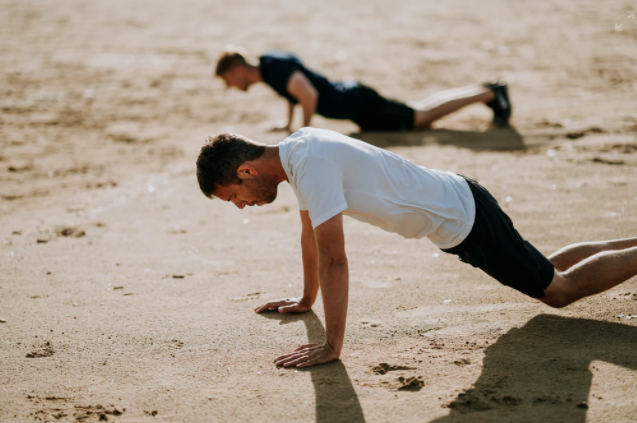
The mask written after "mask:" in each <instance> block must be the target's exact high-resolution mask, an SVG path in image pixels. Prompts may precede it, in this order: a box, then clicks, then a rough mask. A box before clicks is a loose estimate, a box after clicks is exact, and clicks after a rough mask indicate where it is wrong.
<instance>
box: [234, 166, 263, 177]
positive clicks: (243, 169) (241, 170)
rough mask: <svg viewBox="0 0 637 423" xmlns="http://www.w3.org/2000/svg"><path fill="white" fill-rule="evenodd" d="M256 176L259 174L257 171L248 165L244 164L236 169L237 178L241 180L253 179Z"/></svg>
mask: <svg viewBox="0 0 637 423" xmlns="http://www.w3.org/2000/svg"><path fill="white" fill-rule="evenodd" d="M258 174H259V172H257V170H256V169H255V168H254V167H252V166H250V165H249V164H245V163H244V164H242V165H241V166H239V167H238V168H237V176H238V177H239V179H241V180H245V179H250V178H254V177H255V176H257V175H258Z"/></svg>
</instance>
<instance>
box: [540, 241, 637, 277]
mask: <svg viewBox="0 0 637 423" xmlns="http://www.w3.org/2000/svg"><path fill="white" fill-rule="evenodd" d="M631 247H637V238H624V239H613V240H610V241H596V242H581V243H578V244H571V245H568V246H566V247H564V248H562V249H560V250H558V251H556V252H555V253H553V254H551V255H550V256H548V259H549V260H550V261H551V263H553V265H554V266H555V269H556V270H557V271H560V272H562V271H564V270H567V269H569V268H570V267H571V266H573V265H575V264H577V263H579V262H580V261H582V260H584V259H586V258H588V257H590V256H592V255H595V254H597V253H601V252H602V251H611V250H624V249H626V248H631Z"/></svg>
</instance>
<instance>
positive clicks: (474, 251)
mask: <svg viewBox="0 0 637 423" xmlns="http://www.w3.org/2000/svg"><path fill="white" fill-rule="evenodd" d="M197 179H198V181H199V186H200V188H201V191H202V192H203V193H204V195H205V196H206V197H208V198H214V197H217V198H219V199H221V200H224V201H231V202H233V203H234V204H235V205H236V206H237V207H238V208H240V209H243V208H244V207H245V206H254V205H259V206H262V205H264V204H269V203H271V202H273V201H274V200H275V199H276V196H277V188H278V185H279V183H281V182H284V181H286V182H288V183H289V184H290V185H291V186H292V188H293V190H294V193H295V194H296V197H297V199H298V203H299V209H300V214H301V224H302V236H301V249H302V257H303V276H304V289H303V295H302V297H300V298H287V299H281V300H274V301H270V302H268V303H267V304H264V305H263V306H261V307H258V308H257V309H256V312H257V313H260V312H263V311H266V310H276V309H278V311H279V312H304V311H308V310H310V308H311V307H312V305H313V304H314V301H315V300H316V296H317V294H318V290H319V287H320V289H321V292H322V293H323V305H324V309H325V328H326V331H325V337H326V339H325V342H324V343H323V344H320V345H319V344H309V345H303V346H301V347H299V348H297V349H296V350H294V351H293V352H292V353H290V354H286V355H283V356H281V357H278V358H277V359H276V360H275V363H276V364H277V365H279V366H285V367H289V366H297V367H306V366H312V365H315V364H321V363H327V362H330V361H333V360H336V359H337V358H339V356H340V353H341V349H342V348H343V341H344V338H345V323H346V319H347V303H348V285H349V283H348V266H347V256H346V254H345V239H344V235H343V215H347V216H350V217H353V218H354V219H357V220H360V221H363V222H367V223H370V224H372V225H374V226H378V227H380V228H381V229H384V230H386V231H389V232H395V233H397V234H399V235H401V236H403V237H405V238H423V237H427V238H429V239H430V240H431V241H432V242H433V243H434V244H436V245H437V246H438V247H439V248H441V249H442V250H443V251H445V252H447V253H451V254H455V255H458V256H459V257H460V260H462V261H464V262H467V263H469V264H471V265H473V266H474V267H478V268H480V269H482V270H483V271H485V272H486V273H487V274H489V275H491V276H492V277H494V278H495V279H497V280H498V281H499V282H501V283H502V284H504V285H507V286H510V287H512V288H514V289H517V290H518V291H520V292H522V293H524V294H526V295H528V296H530V297H533V298H537V299H539V300H540V301H542V302H544V303H546V304H548V305H549V306H551V307H564V306H566V305H568V304H571V303H572V302H574V301H577V300H578V299H580V298H583V297H586V296H589V295H593V294H597V293H599V292H602V291H605V290H607V289H610V288H612V287H614V286H616V285H618V284H620V283H622V282H624V281H626V280H628V279H630V278H631V277H632V276H634V275H636V274H637V238H626V239H621V240H612V241H601V242H587V243H580V244H573V245H570V246H567V247H565V248H563V249H561V250H559V251H557V252H556V253H554V254H552V255H551V256H549V257H548V258H547V257H545V256H544V255H542V254H541V253H540V252H539V251H538V250H537V249H535V248H534V247H533V246H532V245H531V244H530V243H529V242H527V241H526V240H525V239H524V238H522V237H521V236H520V234H519V233H518V232H517V231H516V230H515V228H514V227H513V224H512V222H511V219H509V217H508V216H507V215H506V214H505V213H504V212H503V211H502V209H500V207H499V205H498V203H497V201H496V200H495V199H494V198H493V197H492V196H491V194H489V192H488V191H487V190H486V189H485V188H484V187H482V186H481V185H480V184H478V183H477V182H475V181H473V180H471V179H469V178H466V177H463V176H460V175H457V174H455V173H451V172H444V171H440V170H434V169H427V168H425V167H422V166H417V165H415V164H413V163H411V162H410V161H408V160H405V159H403V158H402V157H400V156H397V155H396V154H393V153H391V152H388V151H385V150H382V149H379V148H376V147H374V146H372V145H369V144H366V143H364V142H361V141H358V140H355V139H353V138H349V137H346V136H344V135H341V134H339V133H336V132H332V131H327V130H321V129H314V128H303V129H301V130H299V131H298V132H296V133H294V134H292V135H291V136H290V137H288V138H286V139H285V140H284V141H283V142H281V143H279V145H276V146H267V145H263V144H258V143H255V142H253V141H251V140H248V139H246V138H244V137H242V136H240V135H235V134H227V133H224V134H220V135H218V136H216V137H214V138H212V137H211V138H210V139H209V140H208V141H207V143H206V144H205V145H204V146H203V147H202V149H201V152H200V153H199V157H198V159H197Z"/></svg>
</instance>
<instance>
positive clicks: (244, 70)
mask: <svg viewBox="0 0 637 423" xmlns="http://www.w3.org/2000/svg"><path fill="white" fill-rule="evenodd" d="M254 66H256V63H255V62H254V60H253V59H252V58H250V56H248V53H247V52H246V51H245V50H244V49H242V48H241V47H235V46H231V47H226V48H225V49H224V51H223V52H222V53H221V56H219V60H217V68H216V70H215V75H216V76H218V77H219V78H221V79H223V80H224V81H225V83H226V87H227V88H232V87H234V88H237V89H239V90H241V91H247V90H248V87H250V85H252V80H251V78H250V68H252V67H254Z"/></svg>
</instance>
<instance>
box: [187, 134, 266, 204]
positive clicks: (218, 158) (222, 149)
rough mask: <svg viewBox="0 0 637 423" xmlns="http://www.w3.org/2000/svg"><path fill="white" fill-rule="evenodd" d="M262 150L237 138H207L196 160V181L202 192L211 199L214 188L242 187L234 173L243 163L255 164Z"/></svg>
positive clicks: (222, 135)
mask: <svg viewBox="0 0 637 423" xmlns="http://www.w3.org/2000/svg"><path fill="white" fill-rule="evenodd" d="M264 152H265V146H264V145H259V144H255V143H253V142H251V141H250V140H248V139H247V138H245V137H242V136H241V135H237V134H229V133H222V134H219V135H217V136H216V137H209V138H208V140H207V141H206V143H205V144H204V146H203V147H201V151H199V157H197V180H198V181H199V188H201V192H203V194H204V195H205V196H206V197H208V198H212V197H213V195H214V193H215V190H216V189H217V186H223V187H227V186H228V185H231V184H236V185H241V179H240V178H239V177H238V176H237V169H238V168H239V166H241V165H242V164H243V163H245V162H249V161H251V160H256V159H258V158H259V157H261V155H262V154H263V153H264Z"/></svg>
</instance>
